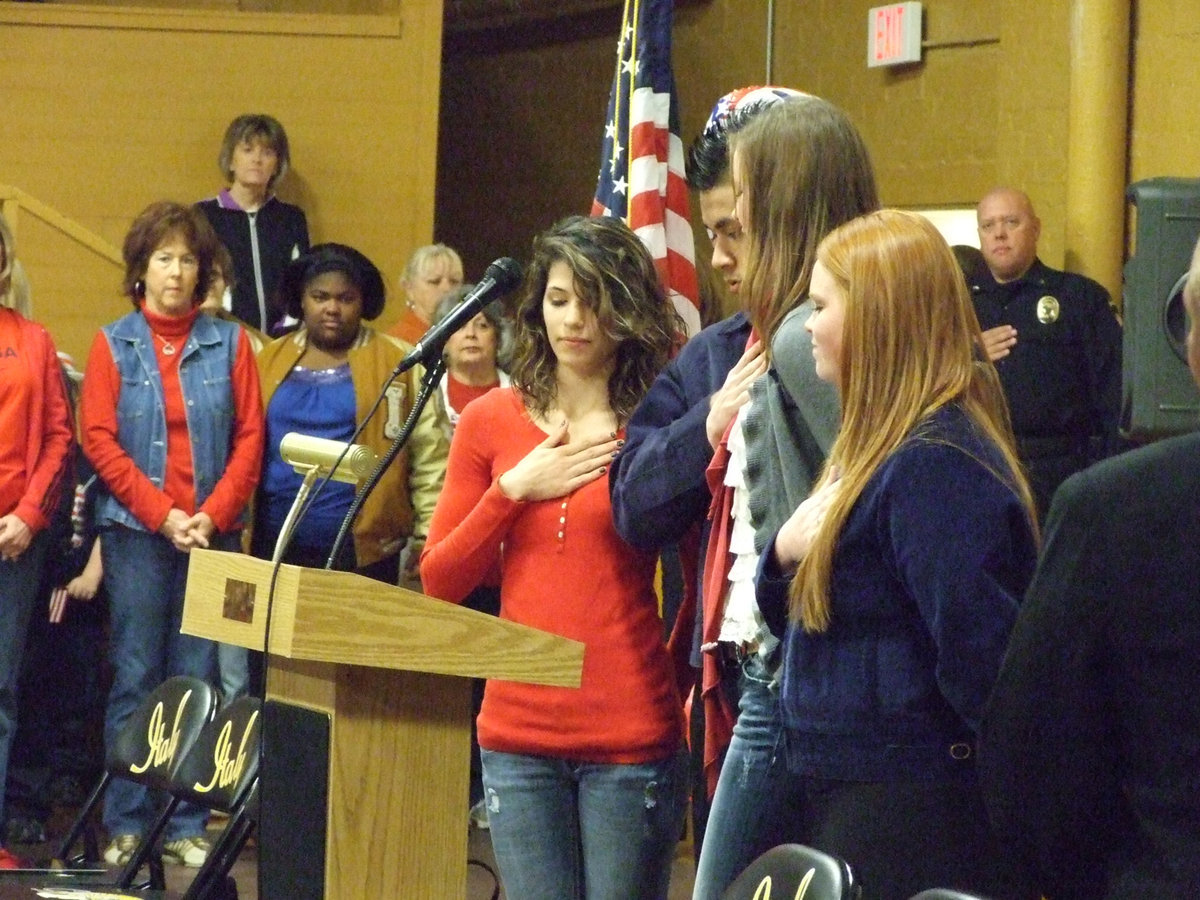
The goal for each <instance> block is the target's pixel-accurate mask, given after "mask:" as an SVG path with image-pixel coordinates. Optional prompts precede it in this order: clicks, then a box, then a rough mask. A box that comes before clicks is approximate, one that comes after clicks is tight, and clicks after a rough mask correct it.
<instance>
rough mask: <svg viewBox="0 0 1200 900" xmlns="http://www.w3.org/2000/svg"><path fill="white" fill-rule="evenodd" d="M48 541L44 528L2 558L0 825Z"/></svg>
mask: <svg viewBox="0 0 1200 900" xmlns="http://www.w3.org/2000/svg"><path fill="white" fill-rule="evenodd" d="M46 542H47V538H46V532H45V531H42V532H40V533H39V534H37V535H35V536H34V538H33V540H32V541H30V542H29V546H28V547H26V548H25V552H24V553H22V554H21V555H20V556H18V557H17V558H16V559H15V560H12V561H11V562H8V561H5V560H0V826H3V824H4V797H3V793H4V791H3V788H4V783H5V781H6V780H7V778H8V756H9V753H10V752H11V751H12V744H13V737H14V736H15V735H16V733H17V683H18V681H19V680H20V677H21V659H22V657H23V656H24V655H25V638H26V636H27V635H28V634H29V620H30V617H31V616H32V615H33V607H34V603H35V602H36V600H37V596H38V587H39V586H40V584H41V580H42V560H43V559H44V558H45V555H46ZM44 614H45V611H44V610H43V615H44Z"/></svg>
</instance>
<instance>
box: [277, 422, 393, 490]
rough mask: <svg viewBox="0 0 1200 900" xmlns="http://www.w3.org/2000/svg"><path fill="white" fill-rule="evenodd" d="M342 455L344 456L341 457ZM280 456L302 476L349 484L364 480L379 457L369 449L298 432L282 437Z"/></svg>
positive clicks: (291, 432)
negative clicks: (319, 477) (320, 477)
mask: <svg viewBox="0 0 1200 900" xmlns="http://www.w3.org/2000/svg"><path fill="white" fill-rule="evenodd" d="M343 453H344V454H345V456H342V454H343ZM279 455H280V456H282V457H283V461H284V462H285V463H287V464H288V465H289V466H291V467H292V468H293V469H295V470H296V471H297V472H299V473H300V474H301V475H309V474H312V473H313V472H315V473H316V474H318V475H321V476H328V477H329V478H330V479H332V480H333V481H342V482H346V483H348V484H353V483H355V482H357V481H358V480H359V479H361V478H366V477H367V476H368V475H370V474H371V471H372V469H374V468H375V465H376V463H378V462H379V457H378V455H377V454H376V453H375V451H374V450H372V449H371V448H370V447H364V446H363V445H362V444H347V443H346V442H345V441H333V440H330V439H328V438H319V437H313V436H312V435H309V434H300V433H299V432H297V431H290V432H288V433H287V434H285V435H284V436H283V440H282V441H280V442H279ZM339 458H341V463H340V464H339V463H338V459H339ZM335 464H336V465H337V469H336V470H335V469H334V465H335Z"/></svg>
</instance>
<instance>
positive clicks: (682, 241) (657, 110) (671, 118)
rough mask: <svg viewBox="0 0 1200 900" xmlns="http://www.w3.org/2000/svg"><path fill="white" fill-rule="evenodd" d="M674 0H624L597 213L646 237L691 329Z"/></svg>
mask: <svg viewBox="0 0 1200 900" xmlns="http://www.w3.org/2000/svg"><path fill="white" fill-rule="evenodd" d="M672 15H673V8H672V2H671V0H625V12H624V16H623V18H622V25H621V37H620V40H619V41H618V42H617V66H616V72H615V73H614V75H613V85H612V93H611V94H610V96H609V100H608V116H607V119H606V124H605V127H604V143H603V148H602V150H601V154H600V174H599V177H598V178H597V182H596V198H595V200H594V201H593V203H592V215H608V216H617V217H619V218H621V219H623V220H624V221H625V222H626V224H628V225H629V227H630V228H632V229H633V230H634V231H635V232H636V233H637V234H638V235H639V236H640V237H641V239H642V240H643V241H644V242H645V244H646V246H647V247H648V248H649V250H650V254H651V256H653V257H654V262H655V265H656V266H657V267H658V272H659V275H660V277H661V278H662V281H663V285H664V287H666V289H667V293H668V295H669V296H670V297H671V300H672V302H673V303H674V305H675V308H676V310H677V311H678V312H679V315H680V316H681V317H682V318H683V321H684V322H685V323H686V324H687V329H688V336H689V337H690V336H691V335H693V334H695V333H696V332H697V331H699V330H700V289H699V285H698V283H697V280H696V254H695V244H694V242H693V238H692V228H691V223H690V220H689V213H688V189H687V182H686V181H685V176H684V161H683V160H684V154H683V141H682V140H681V139H680V137H679V107H678V102H677V101H676V98H675V78H674V75H673V74H672V72H671V20H672Z"/></svg>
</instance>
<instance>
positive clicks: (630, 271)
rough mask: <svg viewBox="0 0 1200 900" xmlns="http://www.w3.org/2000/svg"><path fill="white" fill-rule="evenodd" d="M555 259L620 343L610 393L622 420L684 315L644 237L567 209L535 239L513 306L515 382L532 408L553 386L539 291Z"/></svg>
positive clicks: (663, 359) (541, 411)
mask: <svg viewBox="0 0 1200 900" xmlns="http://www.w3.org/2000/svg"><path fill="white" fill-rule="evenodd" d="M559 261H562V262H565V263H566V264H567V265H568V266H570V268H571V271H572V273H574V275H575V289H576V290H577V291H578V293H579V296H580V297H581V298H583V300H584V301H586V302H587V304H588V306H589V307H590V308H591V309H592V310H593V312H595V314H596V318H597V320H598V321H599V324H600V327H601V328H602V329H603V330H604V333H605V334H607V335H608V336H609V337H610V338H612V340H614V341H616V343H617V356H616V366H615V367H614V369H613V373H612V375H611V376H609V379H608V399H609V403H610V404H611V406H612V409H613V412H614V413H615V414H616V416H617V421H618V422H619V423H621V424H624V423H625V422H628V421H629V417H630V416H631V415H632V414H633V410H634V408H635V407H636V406H637V405H638V403H639V402H640V401H641V399H642V397H644V396H645V394H646V391H648V390H649V389H650V383H651V382H652V381H653V380H654V378H655V376H657V375H658V373H659V372H660V371H661V370H662V368H663V366H665V365H666V364H667V360H668V359H670V357H671V355H672V353H673V351H674V350H675V348H676V346H677V345H678V342H679V341H680V340H681V339H682V336H683V334H684V328H685V326H684V324H683V320H682V319H680V317H679V315H678V314H677V313H676V312H675V309H674V307H673V306H672V305H671V303H670V301H668V300H667V297H666V294H665V292H664V291H663V288H662V284H661V283H660V281H659V278H658V271H657V270H656V269H655V268H654V260H653V259H652V258H651V257H650V253H649V251H647V250H646V246H645V244H643V243H642V240H641V238H639V237H638V236H637V235H636V234H634V233H633V232H632V231H630V230H629V227H628V226H627V225H626V224H625V223H624V222H622V221H621V220H620V219H615V218H611V217H589V216H570V217H568V218H566V219H563V220H561V221H560V222H558V223H557V224H555V225H554V226H552V227H551V228H550V229H548V230H547V231H544V232H542V233H541V234H540V235H538V236H537V237H536V238H535V239H534V242H533V259H532V260H531V261H530V263H529V267H528V269H527V270H526V273H525V284H524V286H523V288H522V292H521V298H520V301H519V303H518V306H517V315H516V328H517V335H516V338H517V348H516V356H515V359H514V362H513V370H512V380H513V384H515V385H516V386H517V388H518V389H519V390H520V391H521V393H522V395H523V396H524V400H525V405H526V407H527V408H529V409H530V410H532V411H533V412H534V413H536V414H537V415H542V416H544V415H546V413H547V412H548V411H549V409H550V407H551V405H552V404H553V402H554V398H555V394H556V392H557V390H558V378H557V366H558V359H557V357H556V356H555V354H554V350H553V348H552V347H551V346H550V340H549V338H548V337H547V335H546V323H545V320H544V319H543V317H542V297H543V295H544V294H545V292H546V282H547V279H548V277H549V273H550V267H551V266H553V265H554V263H556V262H559Z"/></svg>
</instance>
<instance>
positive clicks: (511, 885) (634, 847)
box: [480, 750, 688, 900]
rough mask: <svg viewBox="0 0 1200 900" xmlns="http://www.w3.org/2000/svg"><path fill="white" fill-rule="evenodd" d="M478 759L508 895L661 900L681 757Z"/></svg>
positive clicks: (681, 807) (680, 815)
mask: <svg viewBox="0 0 1200 900" xmlns="http://www.w3.org/2000/svg"><path fill="white" fill-rule="evenodd" d="M480 755H481V758H482V762H483V790H484V799H485V800H486V801H487V808H488V823H489V824H490V826H491V836H492V848H493V850H494V851H495V854H496V863H497V864H498V866H499V868H500V879H501V881H502V882H503V884H504V892H505V895H506V896H508V897H514V898H520V900H666V897H667V888H668V885H669V883H670V880H671V862H672V860H673V858H674V855H675V844H676V842H677V841H678V839H679V835H680V833H681V832H682V830H683V821H684V816H685V815H686V813H687V788H688V768H687V751H686V750H680V751H679V752H678V753H676V754H674V755H673V756H670V757H668V758H667V759H663V760H658V761H655V762H649V763H631V764H615V765H612V764H600V763H582V762H574V761H571V760H564V759H555V758H552V757H545V756H521V755H517V754H512V753H498V752H496V751H492V750H482V751H481V753H480Z"/></svg>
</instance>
